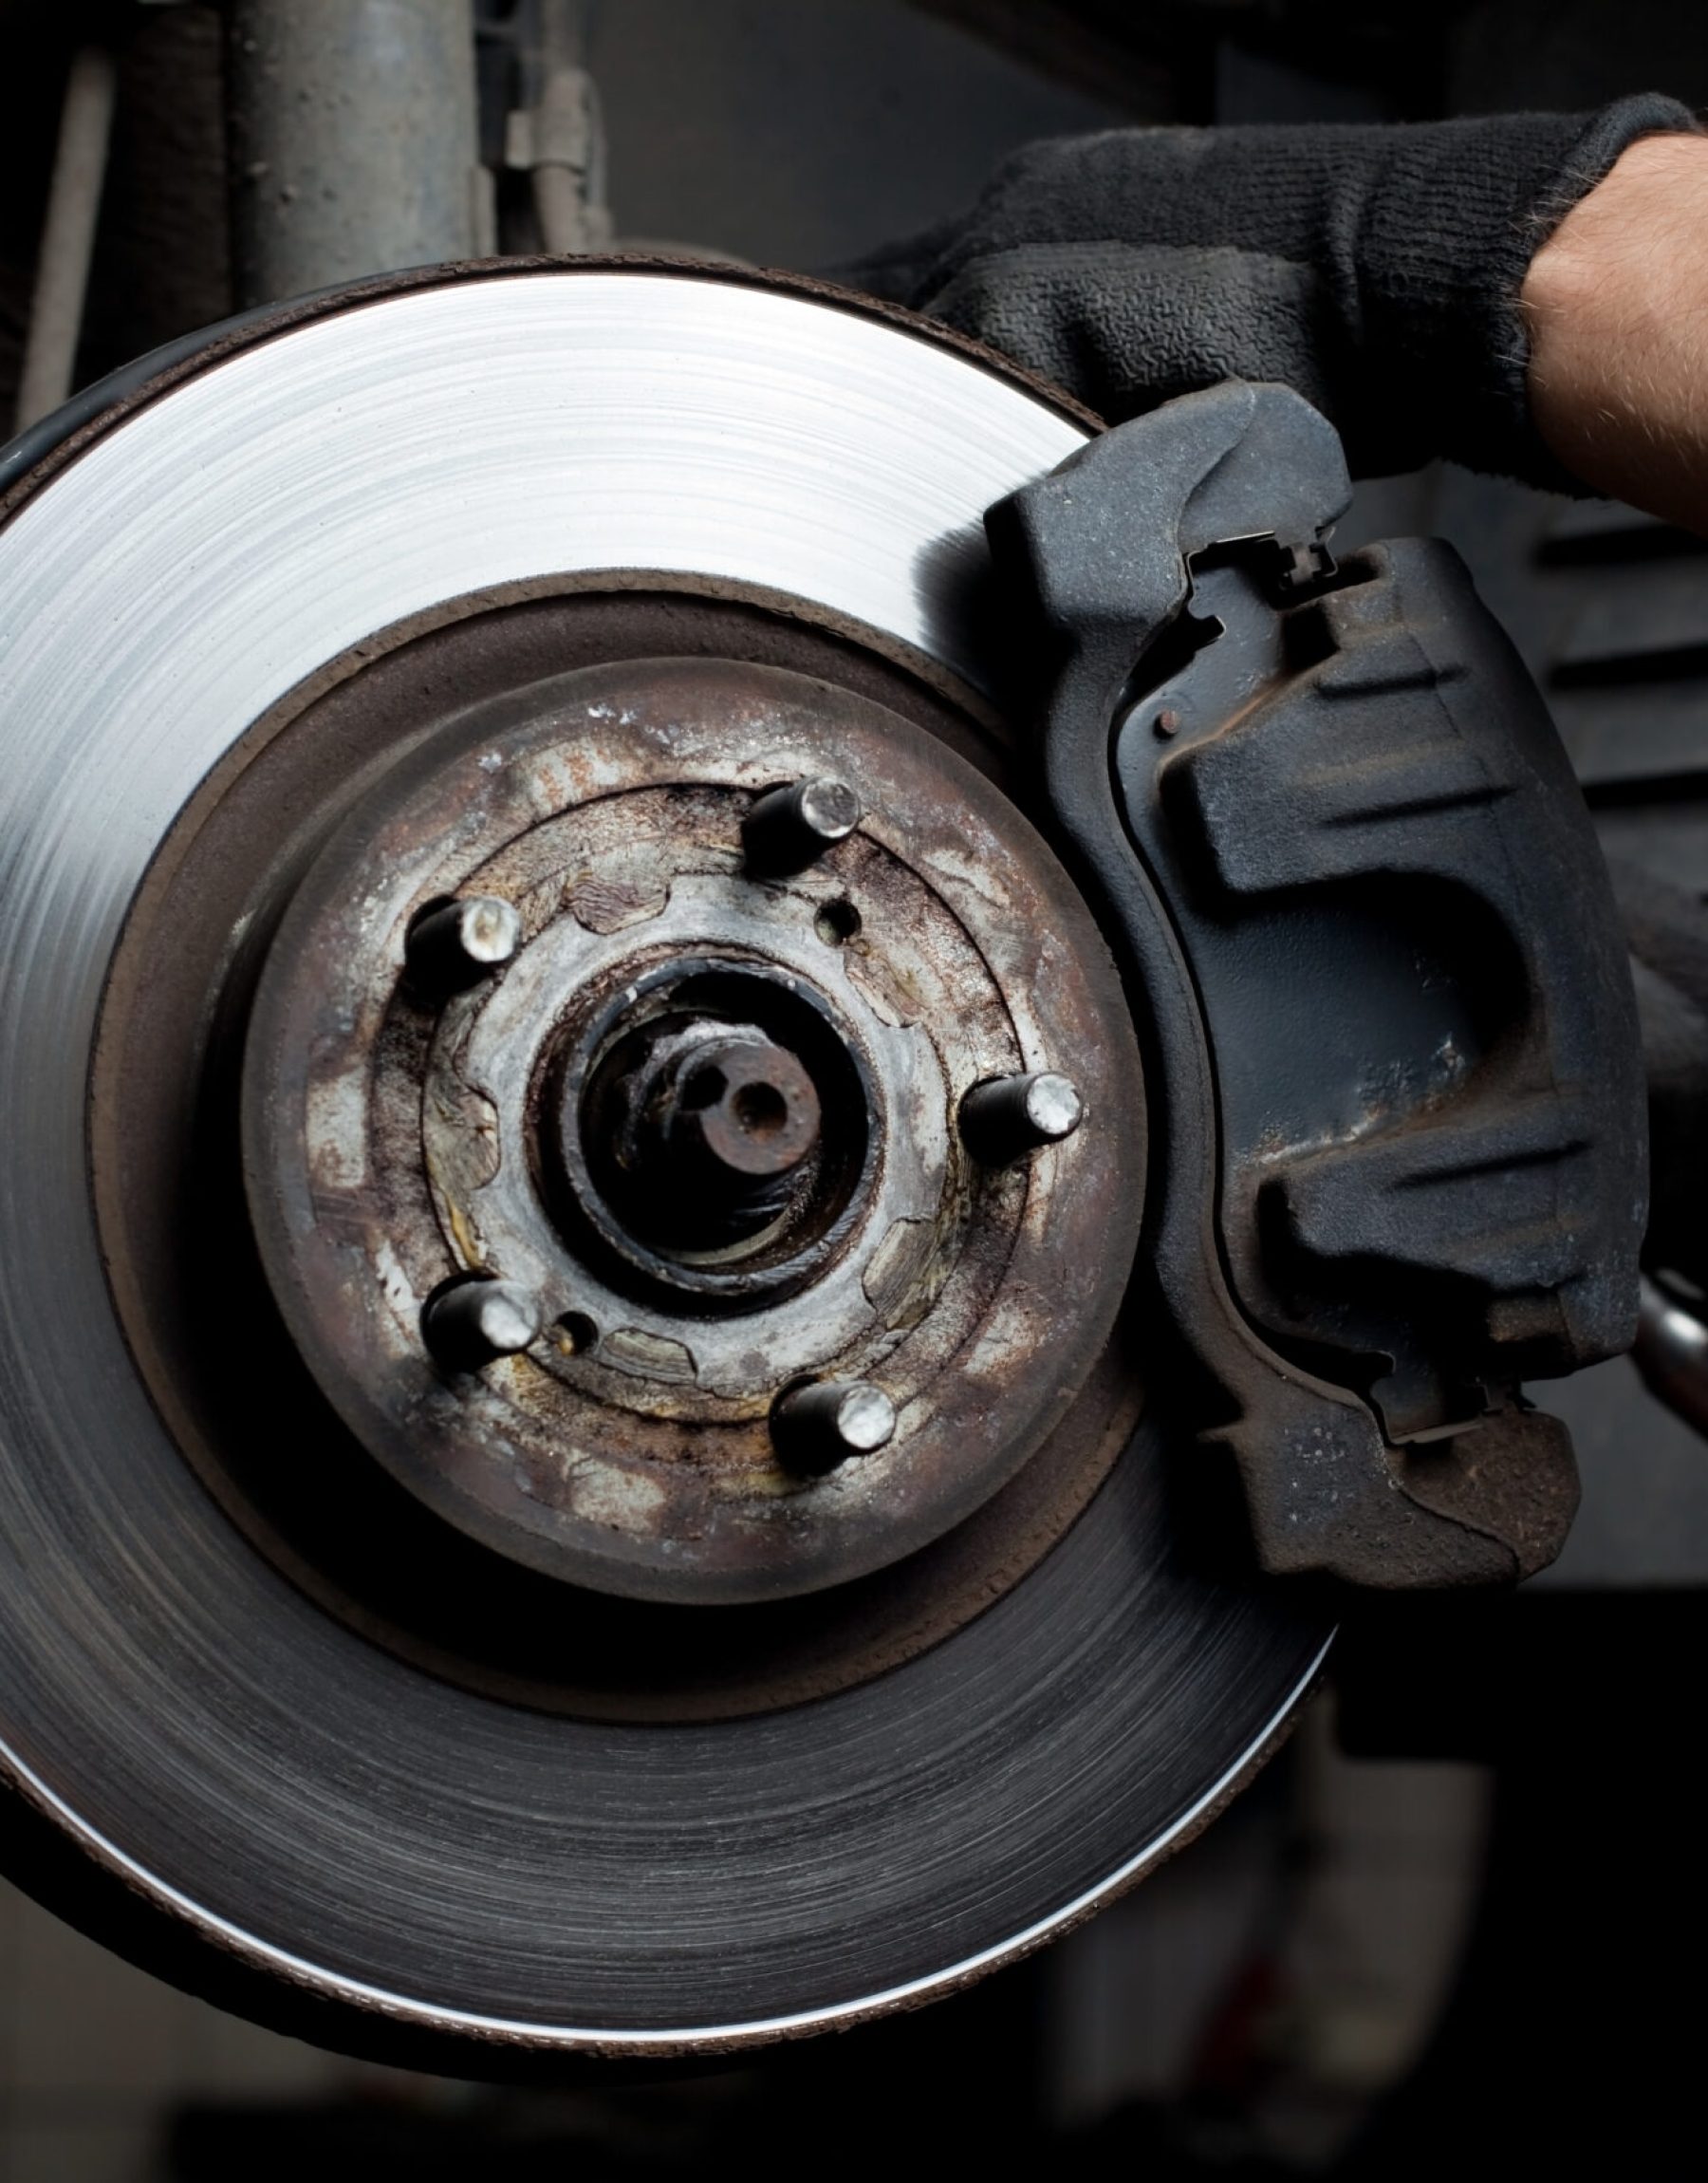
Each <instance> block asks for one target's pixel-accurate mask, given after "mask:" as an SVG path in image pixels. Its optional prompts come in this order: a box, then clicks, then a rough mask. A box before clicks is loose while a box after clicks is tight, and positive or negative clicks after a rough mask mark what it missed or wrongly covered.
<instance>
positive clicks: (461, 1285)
mask: <svg viewBox="0 0 1708 2183" xmlns="http://www.w3.org/2000/svg"><path fill="white" fill-rule="evenodd" d="M540 1328H541V1317H540V1307H539V1304H538V1303H537V1302H536V1300H535V1299H534V1297H532V1295H530V1293H529V1291H528V1290H527V1289H524V1288H520V1287H518V1286H517V1284H516V1283H515V1282H514V1281H490V1280H486V1279H482V1278H476V1279H474V1280H470V1281H458V1282H457V1284H456V1286H455V1288H450V1289H444V1290H441V1292H440V1293H439V1294H438V1295H437V1296H436V1297H434V1299H433V1301H432V1302H431V1303H430V1304H429V1305H428V1306H427V1308H426V1310H425V1311H424V1312H423V1313H422V1314H421V1334H422V1337H423V1339H424V1340H425V1341H426V1344H427V1347H428V1348H429V1349H430V1350H431V1351H432V1353H433V1354H434V1357H435V1359H436V1361H437V1362H438V1363H439V1364H441V1365H443V1366H444V1368H445V1370H446V1371H479V1370H480V1368H481V1366H482V1365H489V1364H491V1363H492V1360H493V1358H494V1357H509V1356H515V1355H517V1354H518V1353H520V1352H521V1351H523V1350H525V1349H527V1347H528V1346H529V1343H530V1342H534V1341H538V1339H539V1338H540Z"/></svg>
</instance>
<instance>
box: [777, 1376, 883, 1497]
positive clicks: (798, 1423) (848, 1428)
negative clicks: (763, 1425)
mask: <svg viewBox="0 0 1708 2183" xmlns="http://www.w3.org/2000/svg"><path fill="white" fill-rule="evenodd" d="M895 1432H896V1406H895V1404H894V1403H893V1402H891V1400H890V1398H889V1396H888V1395H886V1394H885V1393H884V1391H883V1390H882V1388H881V1387H873V1386H872V1385H871V1383H870V1382H869V1381H867V1380H845V1379H828V1380H819V1381H817V1382H816V1383H815V1384H814V1385H812V1386H810V1387H797V1388H791V1389H790V1390H789V1392H788V1393H787V1394H784V1395H780V1396H779V1397H778V1398H777V1401H776V1402H775V1404H773V1406H772V1408H771V1440H772V1442H773V1444H774V1445H775V1446H776V1450H777V1453H778V1455H779V1456H781V1457H782V1459H783V1461H784V1462H785V1463H786V1464H787V1465H789V1468H790V1469H791V1470H804V1471H807V1472H808V1473H809V1474H810V1475H811V1476H813V1477H823V1476H824V1474H825V1473H826V1471H830V1470H834V1469H835V1468H836V1466H837V1465H838V1464H841V1463H846V1462H847V1460H848V1458H849V1457H850V1456H855V1455H872V1454H875V1453H876V1452H877V1450H878V1449H879V1448H881V1447H884V1446H887V1445H888V1444H889V1442H890V1441H891V1440H893V1439H894V1438H895Z"/></svg>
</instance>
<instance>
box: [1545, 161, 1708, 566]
mask: <svg viewBox="0 0 1708 2183" xmlns="http://www.w3.org/2000/svg"><path fill="white" fill-rule="evenodd" d="M1520 300H1521V303H1522V306H1523V309H1524V314H1525V319H1526V322H1527V324H1528V327H1529V330H1530V341H1531V357H1530V367H1529V374H1528V384H1529V391H1530V401H1531V408H1532V414H1533V415H1534V418H1535V420H1536V425H1537V428H1538V430H1539V431H1540V432H1541V435H1542V438H1544V440H1545V441H1546V442H1547V444H1548V446H1549V448H1550V450H1551V451H1552V453H1553V455H1554V456H1555V457H1556V458H1557V459H1558V460H1559V461H1560V462H1561V463H1562V464H1563V465H1564V466H1565V467H1566V469H1568V470H1569V471H1570V472H1571V473H1572V475H1573V476H1576V477H1579V478H1582V480H1583V481H1584V483H1585V484H1586V485H1588V486H1590V487H1592V488H1593V489H1594V490H1595V491H1596V492H1598V493H1603V494H1607V495H1608V496H1609V497H1610V498H1613V499H1617V500H1628V501H1630V502H1632V503H1633V504H1634V505H1635V506H1637V507H1639V508H1646V509H1648V510H1649V511H1650V512H1651V513H1654V514H1657V515H1662V516H1664V517H1666V518H1667V519H1668V520H1669V521H1671V522H1674V523H1680V524H1682V525H1684V526H1685V527H1686V528H1687V529H1690V530H1693V531H1700V532H1708V136H1655V137H1644V138H1643V139H1641V140H1639V141H1638V142H1636V143H1634V144H1632V145H1631V146H1630V147H1629V148H1628V149H1627V150H1626V151H1625V152H1624V153H1623V154H1622V155H1621V157H1620V159H1618V161H1617V162H1616V163H1615V165H1614V166H1613V168H1612V169H1611V171H1610V172H1609V173H1608V174H1607V176H1606V178H1605V179H1604V180H1603V181H1602V182H1601V183H1599V184H1598V185H1597V187H1596V188H1594V189H1593V190H1591V191H1590V192H1589V194H1588V195H1587V196H1586V197H1584V198H1583V199H1581V201H1580V202H1579V203H1578V204H1577V205H1576V206H1574V207H1573V209H1572V210H1571V211H1570V212H1569V213H1568V215H1566V217H1565V219H1564V220H1562V221H1561V223H1560V225H1559V227H1558V228H1557V229H1556V230H1555V231H1554V233H1553V234H1552V236H1551V237H1550V240H1549V241H1548V242H1547V243H1546V244H1544V246H1543V248H1542V249H1541V250H1540V251H1539V252H1537V254H1536V256H1535V258H1534V259H1533V260H1532V265H1531V268H1530V271H1529V273H1528V274H1527V276H1526V278H1525V282H1524V287H1523V290H1522V294H1521V299H1520Z"/></svg>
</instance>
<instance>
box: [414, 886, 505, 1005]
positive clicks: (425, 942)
mask: <svg viewBox="0 0 1708 2183" xmlns="http://www.w3.org/2000/svg"><path fill="white" fill-rule="evenodd" d="M521 943H522V920H521V919H520V918H519V917H518V916H517V915H516V910H515V905H513V904H512V903H508V902H506V901H505V900H504V898H503V897H502V896H501V895H495V894H470V895H464V896H461V897H460V898H459V899H458V900H457V901H455V902H447V903H445V904H443V905H441V906H440V907H439V908H437V909H433V910H429V911H428V913H427V915H426V916H425V917H421V918H418V919H417V920H416V922H415V924H413V925H411V927H410V930H409V938H408V940H407V942H405V943H404V967H405V970H406V972H407V974H408V978H409V982H410V983H411V985H413V986H414V987H415V989H416V991H417V992H418V993H419V994H422V995H423V996H425V997H426V998H428V999H432V1000H448V999H449V998H451V996H452V994H454V993H466V992H467V991H468V990H469V988H470V987H471V986H473V985H478V984H479V983H480V981H481V980H482V979H483V978H491V977H492V973H493V972H494V971H496V970H501V969H502V968H503V967H504V965H505V964H506V963H507V962H508V961H510V960H511V956H512V955H514V954H515V952H516V950H517V948H518V947H519V946H520V945H521Z"/></svg>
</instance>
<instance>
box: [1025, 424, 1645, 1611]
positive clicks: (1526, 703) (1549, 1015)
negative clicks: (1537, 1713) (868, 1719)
mask: <svg viewBox="0 0 1708 2183" xmlns="http://www.w3.org/2000/svg"><path fill="white" fill-rule="evenodd" d="M1348 497H1349V488H1348V484H1347V479H1346V466H1345V460H1344V457H1343V456H1342V452H1341V448H1340V443H1339V440H1338V438H1336V436H1335V434H1334V432H1333V430H1332V429H1331V427H1330V426H1329V425H1328V424H1327V422H1326V421H1325V420H1323V419H1322V418H1321V417H1320V416H1318V415H1317V413H1316V412H1315V411H1314V410H1312V409H1310V408H1309V406H1308V405H1307V404H1306V403H1305V402H1304V401H1301V400H1300V399H1299V398H1298V397H1297V396H1296V395H1294V394H1292V393H1290V391H1289V390H1287V389H1285V388H1281V387H1272V386H1254V385H1245V384H1240V383H1236V382H1231V383H1229V384H1227V385H1224V386H1219V387H1216V388H1213V389H1211V390H1209V391H1208V392H1206V393H1203V394H1196V395H1189V396H1186V397H1184V398H1183V399H1181V400H1179V401H1173V402H1170V403H1168V404H1167V405H1166V406H1165V407H1163V408H1161V409H1160V410H1157V411H1155V412H1153V413H1152V414H1151V415H1149V416H1147V417H1144V418H1141V419H1138V420H1135V421H1133V422H1132V423H1129V424H1124V425H1122V426H1120V427H1118V428H1117V429H1115V430H1114V431H1112V432H1109V433H1107V434H1105V435H1104V436H1103V437H1101V438H1097V439H1095V440H1093V441H1091V442H1090V443H1089V444H1088V445H1087V446H1086V448H1084V449H1083V450H1082V451H1080V452H1079V453H1078V454H1076V455H1074V456H1073V457H1071V458H1070V459H1069V460H1068V461H1067V462H1066V463H1064V464H1063V465H1062V466H1061V468H1060V469H1059V470H1057V471H1055V472H1053V473H1052V474H1051V475H1050V476H1048V477H1046V478H1043V479H1041V480H1040V481H1039V482H1038V483H1036V484H1034V485H1031V486H1029V487H1027V488H1026V489H1025V490H1024V491H1022V492H1021V493H1018V494H1015V495H1013V497H1012V498H1011V499H1009V500H1006V501H1004V502H1002V503H1000V504H999V505H998V506H997V507H996V508H994V509H993V511H992V512H991V514H990V516H989V518H988V522H989V528H990V532H991V537H992V543H993V548H994V550H995V552H996V555H997V559H998V563H999V566H1000V567H1001V568H1002V569H1003V570H1004V571H1005V572H1006V574H1007V576H1008V577H1009V579H1010V581H1011V582H1012V584H1014V585H1015V586H1017V587H1018V588H1020V589H1021V590H1022V591H1023V593H1024V594H1025V596H1026V598H1027V600H1028V602H1029V605H1030V610H1031V611H1032V612H1033V614H1034V615H1035V616H1036V619H1037V621H1038V623H1039V624H1041V625H1042V631H1041V633H1042V636H1043V640H1044V642H1045V644H1046V646H1047V648H1048V653H1049V662H1050V677H1051V679H1050V682H1049V695H1048V700H1047V704H1046V718H1045V723H1044V743H1043V753H1044V761H1045V771H1046V779H1047V786H1048V792H1049V799H1050V802H1051V804H1052V806H1053V810H1054V812H1055V816H1056V818H1057V820H1058V822H1059V824H1060V827H1061V829H1062V830H1063V831H1064V833H1065V834H1066V836H1067V839H1068V844H1069V846H1070V847H1071V849H1074V850H1075V851H1077V853H1078V856H1079V858H1080V859H1081V862H1082V869H1083V876H1084V877H1085V878H1086V881H1087V883H1088V884H1089V885H1090V886H1092V887H1093V889H1094V891H1096V892H1098V893H1101V895H1102V898H1103V905H1104V908H1105V918H1106V921H1107V922H1108V924H1110V926H1111V928H1112V931H1113V933H1114V934H1115V936H1116V937H1117V938H1118V940H1119V941H1120V942H1123V943H1124V946H1125V950H1126V954H1127V970H1128V974H1129V977H1130V979H1131V981H1132V986H1133V991H1134V994H1135V997H1136V1000H1137V1003H1138V1005H1139V1007H1140V1010H1141V1013H1142V1016H1143V1017H1145V1021H1144V1022H1143V1024H1142V1030H1143V1032H1144V1034H1145V1036H1146V1039H1147V1047H1148V1051H1147V1066H1148V1068H1149V1070H1150V1073H1151V1078H1152V1081H1151V1084H1150V1087H1149V1093H1150V1100H1151V1113H1152V1117H1153V1127H1154V1132H1155V1133H1154V1139H1153V1143H1154V1147H1155V1149H1154V1153H1153V1173H1152V1177H1151V1181H1150V1196H1149V1201H1148V1203H1149V1227H1148V1238H1149V1241H1148V1262H1149V1265H1150V1268H1151V1271H1152V1273H1153V1275H1154V1277H1155V1279H1156V1282H1157V1286H1158V1291H1159V1294H1160V1297H1161V1299H1162V1301H1163V1302H1164V1304H1165V1306H1166V1308H1167V1311H1168V1314H1169V1316H1170V1318H1171V1320H1172V1323H1173V1325H1174V1326H1175V1328H1176V1330H1177V1332H1178V1335H1179V1341H1180V1343H1181V1344H1182V1345H1183V1360H1182V1361H1183V1364H1184V1365H1185V1367H1186V1369H1185V1371H1183V1373H1182V1375H1181V1376H1182V1379H1183V1382H1184V1384H1185V1385H1186V1387H1187V1389H1188V1390H1189V1394H1190V1397H1191V1399H1192V1400H1193V1402H1194V1403H1195V1405H1196V1416H1197V1423H1198V1424H1199V1426H1200V1427H1201V1429H1202V1431H1203V1433H1204V1434H1205V1436H1206V1437H1208V1438H1209V1439H1211V1440H1212V1441H1214V1442H1216V1443H1217V1444H1219V1445H1220V1446H1223V1447H1225V1448H1226V1449H1228V1450H1229V1451H1230V1452H1231V1453H1232V1455H1233V1457H1234V1459H1235V1463H1236V1465H1237V1468H1238V1473H1239V1477H1240V1480H1241V1483H1242V1485H1243V1488H1244V1495H1245V1501H1246V1505H1247V1508H1248V1511H1249V1515H1250V1519H1251V1524H1252V1530H1253V1538H1254V1540H1255V1544H1256V1548H1257V1552H1258V1556H1259V1558H1260V1559H1261V1561H1262V1563H1263V1564H1264V1566H1265V1567H1266V1568H1268V1569H1271V1570H1272V1571H1276V1572H1294V1573H1312V1574H1322V1575H1329V1576H1334V1577H1341V1578H1344V1579H1347V1580H1349V1581H1351V1582H1354V1583H1358V1584H1362V1585H1374V1586H1381V1587H1383V1588H1394V1587H1402V1586H1411V1585H1439V1584H1454V1583H1476V1582H1487V1581H1496V1580H1500V1579H1502V1578H1511V1577H1516V1576H1520V1575H1524V1574H1527V1573H1529V1572H1530V1571H1532V1570H1534V1569H1537V1568H1540V1567H1542V1566H1544V1565H1545V1564H1546V1563H1547V1562H1548V1561H1550V1560H1551V1559H1552V1558H1553V1556H1554V1555H1555V1554H1556V1553H1557V1552H1558V1551H1559V1548H1560V1545H1561V1543H1562V1542H1563V1540H1564V1538H1565V1535H1566V1531H1567V1528H1568V1526H1569V1523H1570V1521H1571V1517H1572V1514H1573V1512H1574V1510H1575V1507H1576V1502H1577V1482H1576V1474H1575V1468H1574V1465H1573V1462H1572V1455H1571V1447H1570V1442H1569V1438H1568V1436H1567V1433H1566V1430H1565V1428H1564V1427H1563V1426H1561V1425H1560V1424H1559V1423H1558V1422H1557V1421H1556V1420H1554V1419H1552V1418H1550V1417H1548V1416H1546V1415H1544V1414H1542V1413H1541V1412H1539V1411H1536V1410H1533V1409H1529V1408H1527V1407H1526V1406H1525V1405H1524V1403H1523V1401H1522V1398H1521V1396H1520V1394H1519V1391H1518V1390H1519V1383H1520V1382H1521V1381H1522V1380H1524V1379H1527V1378H1532V1377H1539V1376H1540V1377H1547V1376H1552V1375H1557V1374H1560V1373H1564V1372H1569V1371H1575V1370H1577V1369H1578V1367H1580V1366H1582V1365H1586V1364H1589V1363H1593V1362H1595V1361H1596V1360H1598V1359H1600V1358H1602V1357H1606V1356H1608V1355H1611V1354H1613V1353H1617V1352H1618V1351H1619V1350H1621V1349H1623V1348H1624V1347H1625V1346H1626V1345H1627V1344H1628V1342H1629V1340H1630V1338H1631V1335H1632V1332H1633V1329H1634V1326H1635V1319H1636V1308H1637V1253H1638V1246H1639V1243H1640V1241H1641V1240H1642V1236H1643V1222H1644V1215H1645V1203H1644V1199H1645V1174H1646V1167H1645V1148H1644V1122H1643V1111H1644V1091H1643V1073H1642V1064H1641V1058H1640V1053H1639V1047H1638V1037H1637V1024H1636V1013H1635V1007H1634V1003H1633V999H1632V991H1631V979H1630V972H1629V967H1628V963H1627V959H1626V955H1625V949H1624V941H1623V939H1622V937H1621V933H1620V927H1619V923H1618V919H1617V916H1616V913H1615V910H1614V905H1613V899H1612V894H1611V891H1610V888H1609V886H1608V882H1607V877H1606V870H1605V868H1604V866H1603V862H1602V857H1601V852H1600V849H1599V848H1598V846H1597V843H1596V840H1595V836H1594V832H1593V830H1592V829H1591V826H1590V822H1589V817H1588V813H1587V811H1586V809H1585V806H1584V802H1583V798H1582V796H1581V794H1580V793H1579V790H1578V787H1577V784H1576V781H1575V780H1574V778H1573V776H1572V773H1571V770H1570V767H1569V763H1568V761H1567V758H1566V756H1565V753H1564V750H1563V749H1562V747H1561V745H1560V742H1559V739H1558V737H1556V735H1555V733H1554V730H1553V727H1552V723H1551V722H1550V719H1549V718H1548V714H1547V711H1546V708H1545V707H1544V705H1543V703H1542V700H1541V699H1540V697H1539V696H1538V694H1537V692H1536V690H1535V688H1534V685H1533V684H1532V681H1531V680H1530V678H1529V676H1528V674H1527V673H1526V671H1525V669H1524V667H1523V666H1522V664H1521V663H1520V662H1519V660H1518V658H1517V656H1516V654H1515V653H1514V652H1513V648H1512V646H1511V644H1509V643H1508V641H1507V639H1506V637H1505V635H1504V633H1503V632H1502V631H1501V630H1500V628H1499V627H1498V625H1496V624H1495V621H1494V619H1493V617H1492V616H1491V615H1490V614H1489V613H1488V611H1487V609H1486V608H1485V607H1484V606H1482V605H1481V603H1480V602H1479V601H1478V599H1477V597H1476V593H1475V592H1474V590H1473V589H1472V587H1471V583H1470V580H1469V578H1468V576H1467V575H1466V573H1465V570H1464V569H1463V566H1462V565H1461V563H1460V562H1459V560H1458V558H1457V555H1456V554H1455V553H1454V552H1453V550H1451V548H1449V547H1447V546H1445V545H1442V544H1440V543H1439V542H1438V541H1433V540H1431V541H1420V540H1405V541H1402V542H1398V543H1394V544H1390V545H1384V546H1379V547H1372V548H1370V549H1368V550H1364V551H1360V552H1357V553H1355V554H1352V555H1350V556H1348V557H1347V558H1346V561H1345V562H1344V563H1343V564H1342V566H1341V567H1339V568H1338V569H1336V568H1335V567H1334V565H1333V563H1332V561H1331V560H1330V559H1329V556H1328V553H1327V547H1326V545H1325V543H1324V541H1325V539H1326V536H1327V531H1328V528H1329V526H1330V525H1331V524H1332V523H1333V521H1334V520H1335V518H1336V517H1337V516H1338V515H1340V514H1341V513H1343V512H1344V510H1345V507H1346V501H1347V498H1348Z"/></svg>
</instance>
